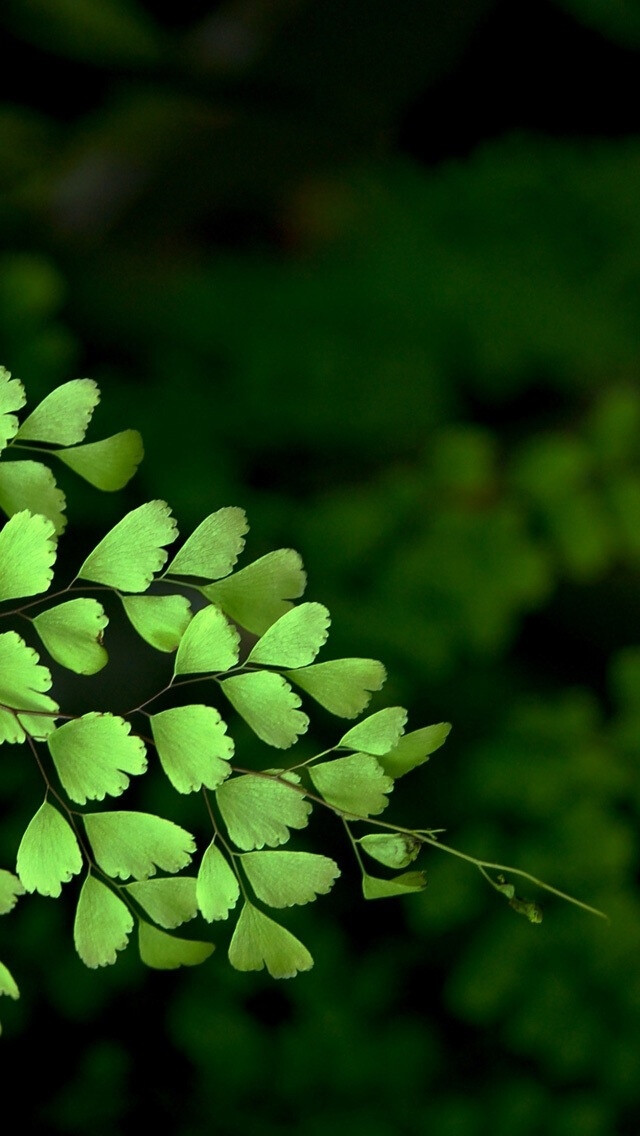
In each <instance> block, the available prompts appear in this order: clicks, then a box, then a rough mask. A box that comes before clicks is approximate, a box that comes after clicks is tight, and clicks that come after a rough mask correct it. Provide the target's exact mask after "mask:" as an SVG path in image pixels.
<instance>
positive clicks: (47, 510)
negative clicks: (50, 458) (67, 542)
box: [0, 461, 67, 536]
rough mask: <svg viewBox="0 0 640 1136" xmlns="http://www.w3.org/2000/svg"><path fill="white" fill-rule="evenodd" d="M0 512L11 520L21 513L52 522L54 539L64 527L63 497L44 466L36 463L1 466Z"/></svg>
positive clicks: (64, 503)
mask: <svg viewBox="0 0 640 1136" xmlns="http://www.w3.org/2000/svg"><path fill="white" fill-rule="evenodd" d="M0 508H1V509H2V510H3V511H4V512H5V513H6V514H7V516H8V517H12V516H13V514H14V513H20V512H22V511H24V510H25V509H26V510H28V512H30V513H41V514H42V516H44V517H48V518H49V520H50V521H51V522H52V524H53V526H54V528H55V531H56V535H58V536H59V535H60V533H61V532H63V530H64V528H65V525H66V523H67V518H66V517H65V515H64V510H65V508H66V499H65V495H64V493H63V492H62V490H61V489H58V486H57V485H56V479H55V477H54V476H53V474H52V472H51V470H50V469H49V466H48V465H43V464H42V462H36V461H11V462H3V464H2V466H1V467H0Z"/></svg>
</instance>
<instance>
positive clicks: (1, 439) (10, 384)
mask: <svg viewBox="0 0 640 1136" xmlns="http://www.w3.org/2000/svg"><path fill="white" fill-rule="evenodd" d="M26 400H27V398H26V395H25V393H24V387H23V385H22V383H21V382H20V380H19V379H12V378H11V375H10V374H9V372H8V371H7V370H6V368H5V367H0V453H1V452H2V450H4V448H5V446H6V444H7V442H10V441H11V439H12V438H14V437H15V435H16V433H17V431H18V419H17V418H16V416H15V414H14V413H13V411H14V410H20V409H21V407H23V406H24V404H25V402H26Z"/></svg>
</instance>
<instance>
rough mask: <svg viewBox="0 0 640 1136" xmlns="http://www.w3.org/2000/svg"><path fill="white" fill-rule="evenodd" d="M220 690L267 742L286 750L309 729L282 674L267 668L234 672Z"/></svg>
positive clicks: (297, 702)
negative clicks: (249, 671)
mask: <svg viewBox="0 0 640 1136" xmlns="http://www.w3.org/2000/svg"><path fill="white" fill-rule="evenodd" d="M221 685H222V691H223V693H224V694H225V695H226V696H227V698H228V699H229V702H230V703H231V705H232V706H233V707H234V709H236V710H237V711H238V714H240V716H241V717H242V718H244V720H245V722H246V723H247V724H248V725H249V726H250V727H251V729H252V730H253V732H254V733H255V734H257V735H258V737H259V738H260V739H261V741H263V742H266V743H267V745H271V746H276V748H277V749H288V748H289V746H292V745H293V744H294V742H296V741H297V739H298V738H299V736H300V734H304V733H305V732H306V730H307V729H308V728H309V719H308V717H307V715H306V714H303V712H302V711H301V710H298V707H299V706H300V699H299V698H298V695H297V694H294V692H293V691H292V689H291V687H290V686H289V683H288V682H287V681H286V679H284V678H283V677H282V675H278V674H273V672H271V671H254V672H253V673H249V674H243V675H234V676H233V677H232V678H227V679H225V680H224V682H223V683H222V684H221Z"/></svg>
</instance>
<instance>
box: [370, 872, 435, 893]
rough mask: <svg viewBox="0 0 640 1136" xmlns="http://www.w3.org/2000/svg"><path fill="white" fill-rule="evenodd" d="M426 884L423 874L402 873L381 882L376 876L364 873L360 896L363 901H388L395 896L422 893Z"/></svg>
mask: <svg viewBox="0 0 640 1136" xmlns="http://www.w3.org/2000/svg"><path fill="white" fill-rule="evenodd" d="M426 884H427V881H426V879H425V876H424V872H404V873H403V874H402V875H401V876H396V877H395V879H393V880H381V879H379V878H378V876H370V875H369V874H368V873H366V872H365V873H364V875H363V877H362V894H363V895H364V898H365V899H390V898H391V897H393V896H396V895H409V894H410V892H413V891H423V889H424V888H425V887H426Z"/></svg>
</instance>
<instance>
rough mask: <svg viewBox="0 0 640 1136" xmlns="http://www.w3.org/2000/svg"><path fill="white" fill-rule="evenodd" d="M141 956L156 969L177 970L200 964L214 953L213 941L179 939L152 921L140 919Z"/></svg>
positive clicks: (139, 939)
mask: <svg viewBox="0 0 640 1136" xmlns="http://www.w3.org/2000/svg"><path fill="white" fill-rule="evenodd" d="M138 945H139V948H140V958H141V959H142V961H143V963H145V964H146V966H150V967H153V969H154V970H177V968H178V967H179V966H198V965H199V963H201V962H204V961H205V959H208V958H209V955H211V954H213V951H214V949H215V948H214V944H213V943H202V942H198V941H197V940H193V939H179V938H178V937H177V936H176V935H167V933H166V931H159V930H158V928H157V927H152V926H151V924H150V923H145V921H144V920H143V919H141V920H140V926H139V929H138Z"/></svg>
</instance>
